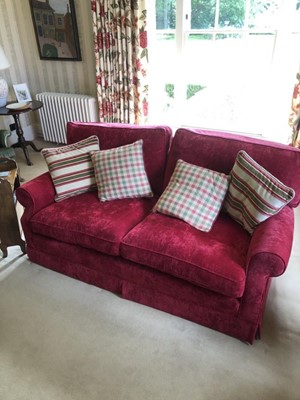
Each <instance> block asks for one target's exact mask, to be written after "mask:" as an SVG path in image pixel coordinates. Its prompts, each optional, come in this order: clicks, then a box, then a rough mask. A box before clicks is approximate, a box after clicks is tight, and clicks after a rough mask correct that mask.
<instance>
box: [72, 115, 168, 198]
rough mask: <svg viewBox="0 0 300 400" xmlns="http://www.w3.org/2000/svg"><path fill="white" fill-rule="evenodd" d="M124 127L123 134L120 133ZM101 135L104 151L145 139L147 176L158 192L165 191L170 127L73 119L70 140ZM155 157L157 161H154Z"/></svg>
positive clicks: (99, 136) (100, 141)
mask: <svg viewBox="0 0 300 400" xmlns="http://www.w3.org/2000/svg"><path fill="white" fill-rule="evenodd" d="M120 130H121V131H122V135H120ZM91 135H96V136H98V138H99V144H100V150H106V149H112V148H115V147H120V146H124V145H126V144H130V143H133V142H136V141H137V140H139V139H143V153H144V162H145V169H146V172H147V176H148V179H149V182H150V185H151V188H152V191H153V193H154V194H160V193H161V191H162V178H163V172H164V170H165V166H166V161H167V153H168V150H169V147H170V140H171V136H172V130H171V128H169V127H167V126H156V127H155V126H137V125H128V124H117V123H116V124H101V123H78V122H76V123H75V122H69V123H68V126H67V142H68V144H69V143H75V142H78V141H79V140H82V139H84V138H86V137H87V136H91ZM154 160H155V162H153V161H154Z"/></svg>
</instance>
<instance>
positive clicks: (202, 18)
mask: <svg viewBox="0 0 300 400" xmlns="http://www.w3.org/2000/svg"><path fill="white" fill-rule="evenodd" d="M190 1H191V10H192V12H191V28H192V29H209V28H216V27H215V13H216V0H190ZM279 3H280V1H279V0H268V1H266V0H252V1H251V8H250V18H249V28H251V27H254V26H255V20H256V17H257V16H259V15H261V14H264V13H266V12H268V11H272V10H275V9H277V8H278V4H279ZM296 8H297V10H298V9H299V8H300V0H297V5H296ZM245 12H246V0H220V9H219V15H218V27H219V28H223V27H234V28H243V27H244V21H245ZM175 28H176V0H156V29H175Z"/></svg>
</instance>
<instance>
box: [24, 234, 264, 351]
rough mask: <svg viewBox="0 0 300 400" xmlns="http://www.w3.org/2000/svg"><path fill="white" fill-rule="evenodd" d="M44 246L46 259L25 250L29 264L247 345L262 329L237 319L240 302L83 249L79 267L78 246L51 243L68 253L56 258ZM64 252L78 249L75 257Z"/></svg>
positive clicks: (33, 249) (55, 254)
mask: <svg viewBox="0 0 300 400" xmlns="http://www.w3.org/2000/svg"><path fill="white" fill-rule="evenodd" d="M40 239H41V237H40V238H39V240H40ZM45 240H46V242H47V244H48V245H46V243H45V244H44V246H42V247H39V248H43V249H47V253H46V252H44V251H40V250H37V248H31V247H30V246H28V247H27V255H28V257H29V260H30V261H32V262H34V263H37V264H39V265H41V266H43V267H46V268H49V269H51V270H53V271H56V272H59V273H62V274H64V275H67V276H69V277H72V278H75V279H78V280H80V281H82V282H85V283H88V284H91V285H94V286H97V287H100V288H102V289H105V290H108V291H111V292H113V293H116V294H119V295H120V296H121V297H123V298H124V299H127V300H131V301H134V302H137V303H140V304H143V305H146V306H149V307H152V308H155V309H157V310H160V311H164V312H167V313H169V314H172V315H175V316H177V317H180V318H184V319H187V320H190V321H192V322H195V323H197V324H200V325H203V326H205V327H208V328H211V329H214V330H216V331H219V332H222V333H224V334H227V335H229V336H232V337H235V338H237V339H239V340H241V341H243V342H247V343H250V344H252V343H253V341H254V340H255V338H256V333H257V331H258V330H259V328H260V327H259V326H258V325H257V323H253V322H249V321H245V320H242V319H241V318H240V317H239V300H238V299H231V298H227V297H225V296H223V295H219V294H217V293H212V292H210V291H207V290H205V289H202V288H200V287H195V286H193V285H191V284H189V283H187V282H184V281H181V280H180V279H178V278H174V277H172V276H169V275H166V274H163V273H161V272H158V271H156V270H152V269H149V268H146V267H144V266H140V265H138V264H135V263H133V262H131V261H127V260H123V259H121V258H119V257H113V256H108V255H104V254H100V253H97V252H96V251H94V250H91V249H83V248H82V249H79V250H80V251H81V252H83V253H86V262H80V259H78V257H77V256H76V251H78V246H73V245H67V244H66V243H60V242H56V241H53V240H51V241H52V242H53V243H52V244H53V245H54V246H55V247H56V248H57V250H58V249H59V245H61V247H62V249H64V251H63V252H61V251H56V252H54V251H51V247H52V246H50V247H49V243H51V241H50V242H49V239H46V238H45ZM65 247H74V248H73V250H74V253H75V254H72V252H71V251H70V250H71V249H70V248H69V249H66V248H65ZM68 250H69V251H68ZM83 259H85V257H83Z"/></svg>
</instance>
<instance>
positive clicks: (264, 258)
mask: <svg viewBox="0 0 300 400" xmlns="http://www.w3.org/2000/svg"><path fill="white" fill-rule="evenodd" d="M293 236H294V210H293V209H292V208H290V207H289V206H285V207H284V208H283V209H282V210H281V211H280V212H279V213H278V214H276V215H274V216H273V217H271V218H269V219H268V220H266V221H264V222H263V223H262V224H260V225H259V226H258V227H257V228H256V229H255V231H254V233H253V235H252V239H251V242H250V246H249V250H248V255H247V266H248V267H247V268H248V269H249V268H250V269H252V268H260V269H262V270H263V273H264V274H265V275H266V276H269V277H275V276H279V275H282V274H283V273H284V271H285V270H286V267H287V265H288V262H289V258H290V255H291V250H292V244H293Z"/></svg>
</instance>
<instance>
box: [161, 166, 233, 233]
mask: <svg viewBox="0 0 300 400" xmlns="http://www.w3.org/2000/svg"><path fill="white" fill-rule="evenodd" d="M228 184H229V177H228V176H227V175H225V174H222V173H220V172H216V171H212V170H209V169H206V168H202V167H198V166H196V165H192V164H188V163H186V162H185V161H182V160H178V161H177V163H176V167H175V170H174V172H173V174H172V176H171V179H170V182H169V184H168V186H167V188H166V189H165V191H164V192H163V194H162V195H161V197H160V198H159V200H158V202H157V203H156V205H155V206H154V209H153V211H158V212H160V213H163V214H167V215H170V216H173V217H177V218H179V219H182V220H183V221H185V222H187V223H188V224H190V225H192V226H193V227H195V228H197V229H199V230H200V231H204V232H209V231H210V230H211V228H212V226H213V223H214V221H215V220H216V218H217V216H218V214H219V211H220V209H221V207H222V203H223V200H224V197H225V195H226V192H227V189H228Z"/></svg>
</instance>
